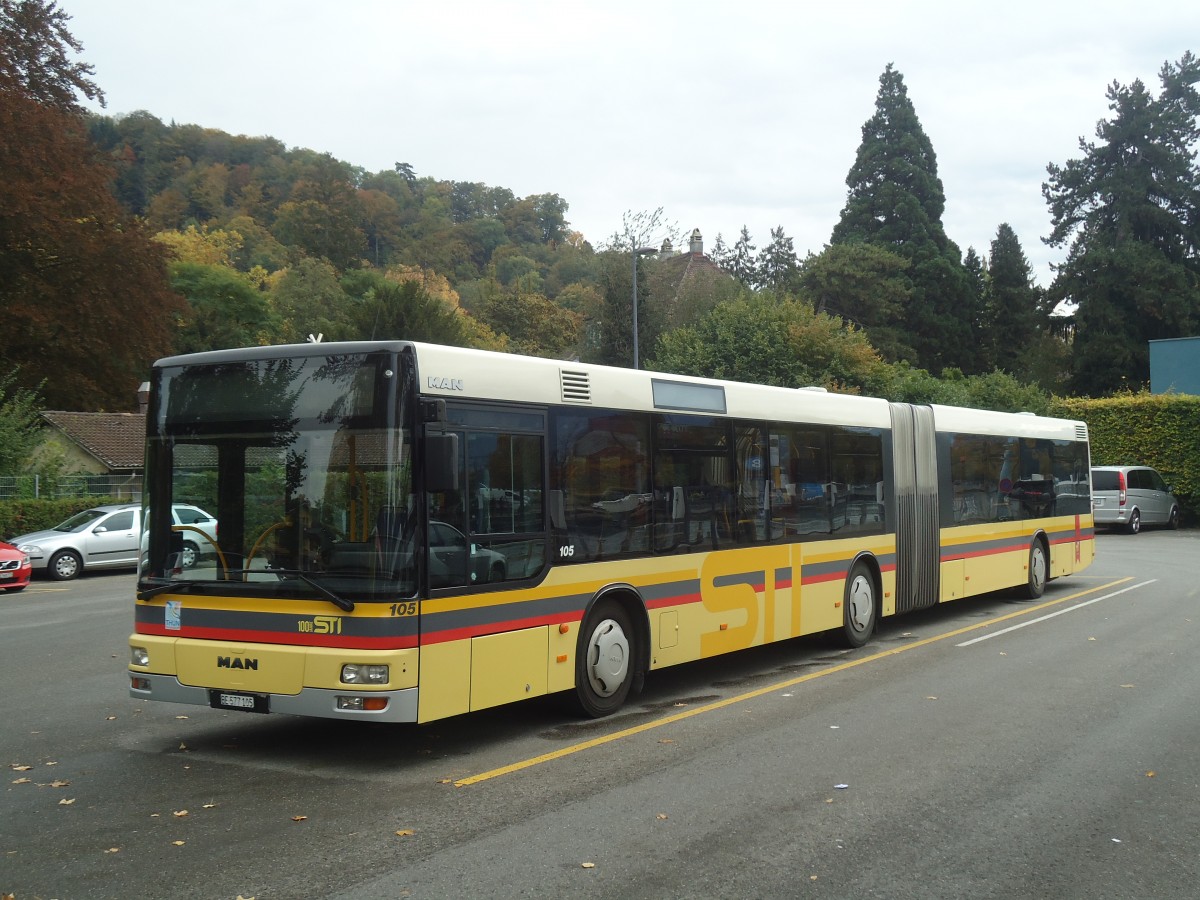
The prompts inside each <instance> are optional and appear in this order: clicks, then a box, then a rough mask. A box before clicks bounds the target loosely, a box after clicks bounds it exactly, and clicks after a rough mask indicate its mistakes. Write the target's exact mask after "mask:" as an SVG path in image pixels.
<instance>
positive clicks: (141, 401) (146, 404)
mask: <svg viewBox="0 0 1200 900" xmlns="http://www.w3.org/2000/svg"><path fill="white" fill-rule="evenodd" d="M149 408H150V382H148V381H143V382H142V383H141V384H139V385H138V415H141V416H144V415H145V414H146V410H148V409H149Z"/></svg>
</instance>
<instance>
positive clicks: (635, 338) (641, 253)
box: [633, 247, 658, 369]
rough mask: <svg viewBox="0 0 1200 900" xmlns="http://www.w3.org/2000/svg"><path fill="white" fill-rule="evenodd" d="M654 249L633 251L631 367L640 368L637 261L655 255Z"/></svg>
mask: <svg viewBox="0 0 1200 900" xmlns="http://www.w3.org/2000/svg"><path fill="white" fill-rule="evenodd" d="M657 252H658V251H657V250H656V249H655V248H654V247H635V248H634V250H633V367H634V368H635V369H639V368H641V366H640V365H639V364H638V320H637V306H638V304H637V261H638V257H639V256H649V255H650V254H651V253H657Z"/></svg>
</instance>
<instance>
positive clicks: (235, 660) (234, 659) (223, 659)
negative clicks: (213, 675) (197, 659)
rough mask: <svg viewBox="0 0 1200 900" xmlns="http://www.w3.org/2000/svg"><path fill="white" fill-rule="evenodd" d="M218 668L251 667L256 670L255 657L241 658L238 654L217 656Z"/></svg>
mask: <svg viewBox="0 0 1200 900" xmlns="http://www.w3.org/2000/svg"><path fill="white" fill-rule="evenodd" d="M217 668H218V669H253V670H254V671H255V672H257V671H258V660H257V659H242V658H241V657H240V656H218V657H217Z"/></svg>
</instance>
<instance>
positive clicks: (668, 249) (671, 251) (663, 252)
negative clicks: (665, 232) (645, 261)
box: [658, 238, 675, 259]
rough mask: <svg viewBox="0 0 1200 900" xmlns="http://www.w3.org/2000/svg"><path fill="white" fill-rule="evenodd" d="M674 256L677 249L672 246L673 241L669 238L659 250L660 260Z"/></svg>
mask: <svg viewBox="0 0 1200 900" xmlns="http://www.w3.org/2000/svg"><path fill="white" fill-rule="evenodd" d="M674 255H675V248H674V247H672V246H671V239H670V238H667V239H666V240H664V241H663V242H662V247H660V248H659V251H658V258H659V259H667V258H668V257H670V256H674Z"/></svg>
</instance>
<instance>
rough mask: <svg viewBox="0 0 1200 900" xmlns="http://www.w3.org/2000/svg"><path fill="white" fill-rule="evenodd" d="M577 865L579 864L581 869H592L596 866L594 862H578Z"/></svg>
mask: <svg viewBox="0 0 1200 900" xmlns="http://www.w3.org/2000/svg"><path fill="white" fill-rule="evenodd" d="M579 866H580V868H582V869H594V868H596V864H595V863H580V864H579Z"/></svg>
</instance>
